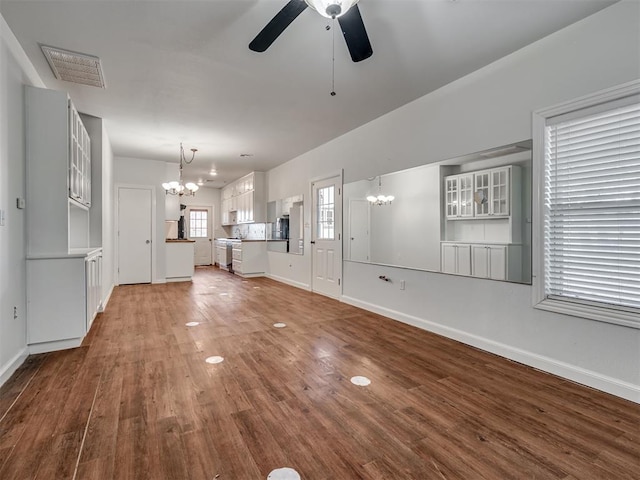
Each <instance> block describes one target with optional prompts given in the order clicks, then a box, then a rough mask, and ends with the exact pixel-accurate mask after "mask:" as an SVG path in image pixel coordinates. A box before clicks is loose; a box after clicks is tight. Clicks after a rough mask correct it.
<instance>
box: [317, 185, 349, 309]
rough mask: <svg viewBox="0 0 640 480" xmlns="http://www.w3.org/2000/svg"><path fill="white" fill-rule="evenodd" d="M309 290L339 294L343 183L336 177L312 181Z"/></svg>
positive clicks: (325, 293) (332, 294) (326, 293)
mask: <svg viewBox="0 0 640 480" xmlns="http://www.w3.org/2000/svg"><path fill="white" fill-rule="evenodd" d="M312 195H313V203H312V216H313V218H312V225H313V227H312V234H311V255H312V257H313V260H312V270H313V271H312V275H311V289H312V290H313V291H314V292H317V293H321V294H323V295H327V296H330V297H334V298H338V297H339V296H340V294H341V293H342V286H341V278H342V185H341V177H340V176H336V177H333V178H329V179H326V180H322V181H319V182H314V183H313V184H312Z"/></svg>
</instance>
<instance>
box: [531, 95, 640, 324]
mask: <svg viewBox="0 0 640 480" xmlns="http://www.w3.org/2000/svg"><path fill="white" fill-rule="evenodd" d="M615 93H617V94H618V95H615ZM638 93H640V88H639V87H638V85H635V87H632V88H629V85H627V86H626V87H620V89H613V90H612V91H609V92H607V93H605V94H604V95H605V97H607V98H604V99H603V98H602V94H600V95H597V96H594V97H593V98H592V101H593V103H591V102H589V99H582V100H581V101H578V102H577V103H578V105H577V106H578V108H576V105H571V104H568V105H565V106H564V107H565V108H564V111H563V110H562V109H552V111H551V112H546V113H547V114H548V115H544V113H545V112H543V114H537V117H536V116H534V122H535V124H536V125H537V127H536V128H535V134H536V135H537V136H538V137H540V138H536V144H537V145H540V146H541V147H542V148H539V149H538V152H537V155H538V158H537V159H536V160H537V161H536V167H537V168H538V170H539V171H538V172H537V175H536V177H537V185H536V191H537V192H538V194H539V201H538V202H537V207H538V211H537V212H536V220H537V221H538V225H539V226H540V228H541V230H542V231H540V232H538V234H539V245H538V246H537V248H536V253H537V254H538V255H539V258H538V262H537V265H538V271H537V272H536V285H537V286H536V291H535V294H536V299H535V303H536V307H538V308H543V309H547V310H552V311H556V312H559V313H566V314H570V315H578V316H582V317H586V318H591V319H595V320H602V321H607V322H612V323H619V324H623V325H627V326H633V327H636V328H640V98H639V95H638ZM603 100H604V101H603ZM571 107H573V108H571Z"/></svg>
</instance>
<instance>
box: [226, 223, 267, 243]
mask: <svg viewBox="0 0 640 480" xmlns="http://www.w3.org/2000/svg"><path fill="white" fill-rule="evenodd" d="M231 236H232V237H233V238H242V239H243V240H266V239H267V224H266V223H245V224H242V225H234V226H233V227H231Z"/></svg>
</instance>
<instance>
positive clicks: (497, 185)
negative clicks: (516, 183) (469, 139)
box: [473, 167, 511, 217]
mask: <svg viewBox="0 0 640 480" xmlns="http://www.w3.org/2000/svg"><path fill="white" fill-rule="evenodd" d="M510 186H511V167H501V168H494V169H491V170H485V171H482V172H475V174H474V194H473V195H474V200H475V201H474V204H475V211H474V214H475V216H476V217H487V216H494V215H495V216H502V217H504V216H509V214H510V206H511V202H510V196H509V195H510V194H509V189H510Z"/></svg>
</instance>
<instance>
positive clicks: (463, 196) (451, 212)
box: [445, 174, 473, 219]
mask: <svg viewBox="0 0 640 480" xmlns="http://www.w3.org/2000/svg"><path fill="white" fill-rule="evenodd" d="M445 188H446V202H447V204H446V209H447V218H449V219H451V218H468V217H473V174H464V175H451V176H449V177H447V178H446V179H445Z"/></svg>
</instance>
